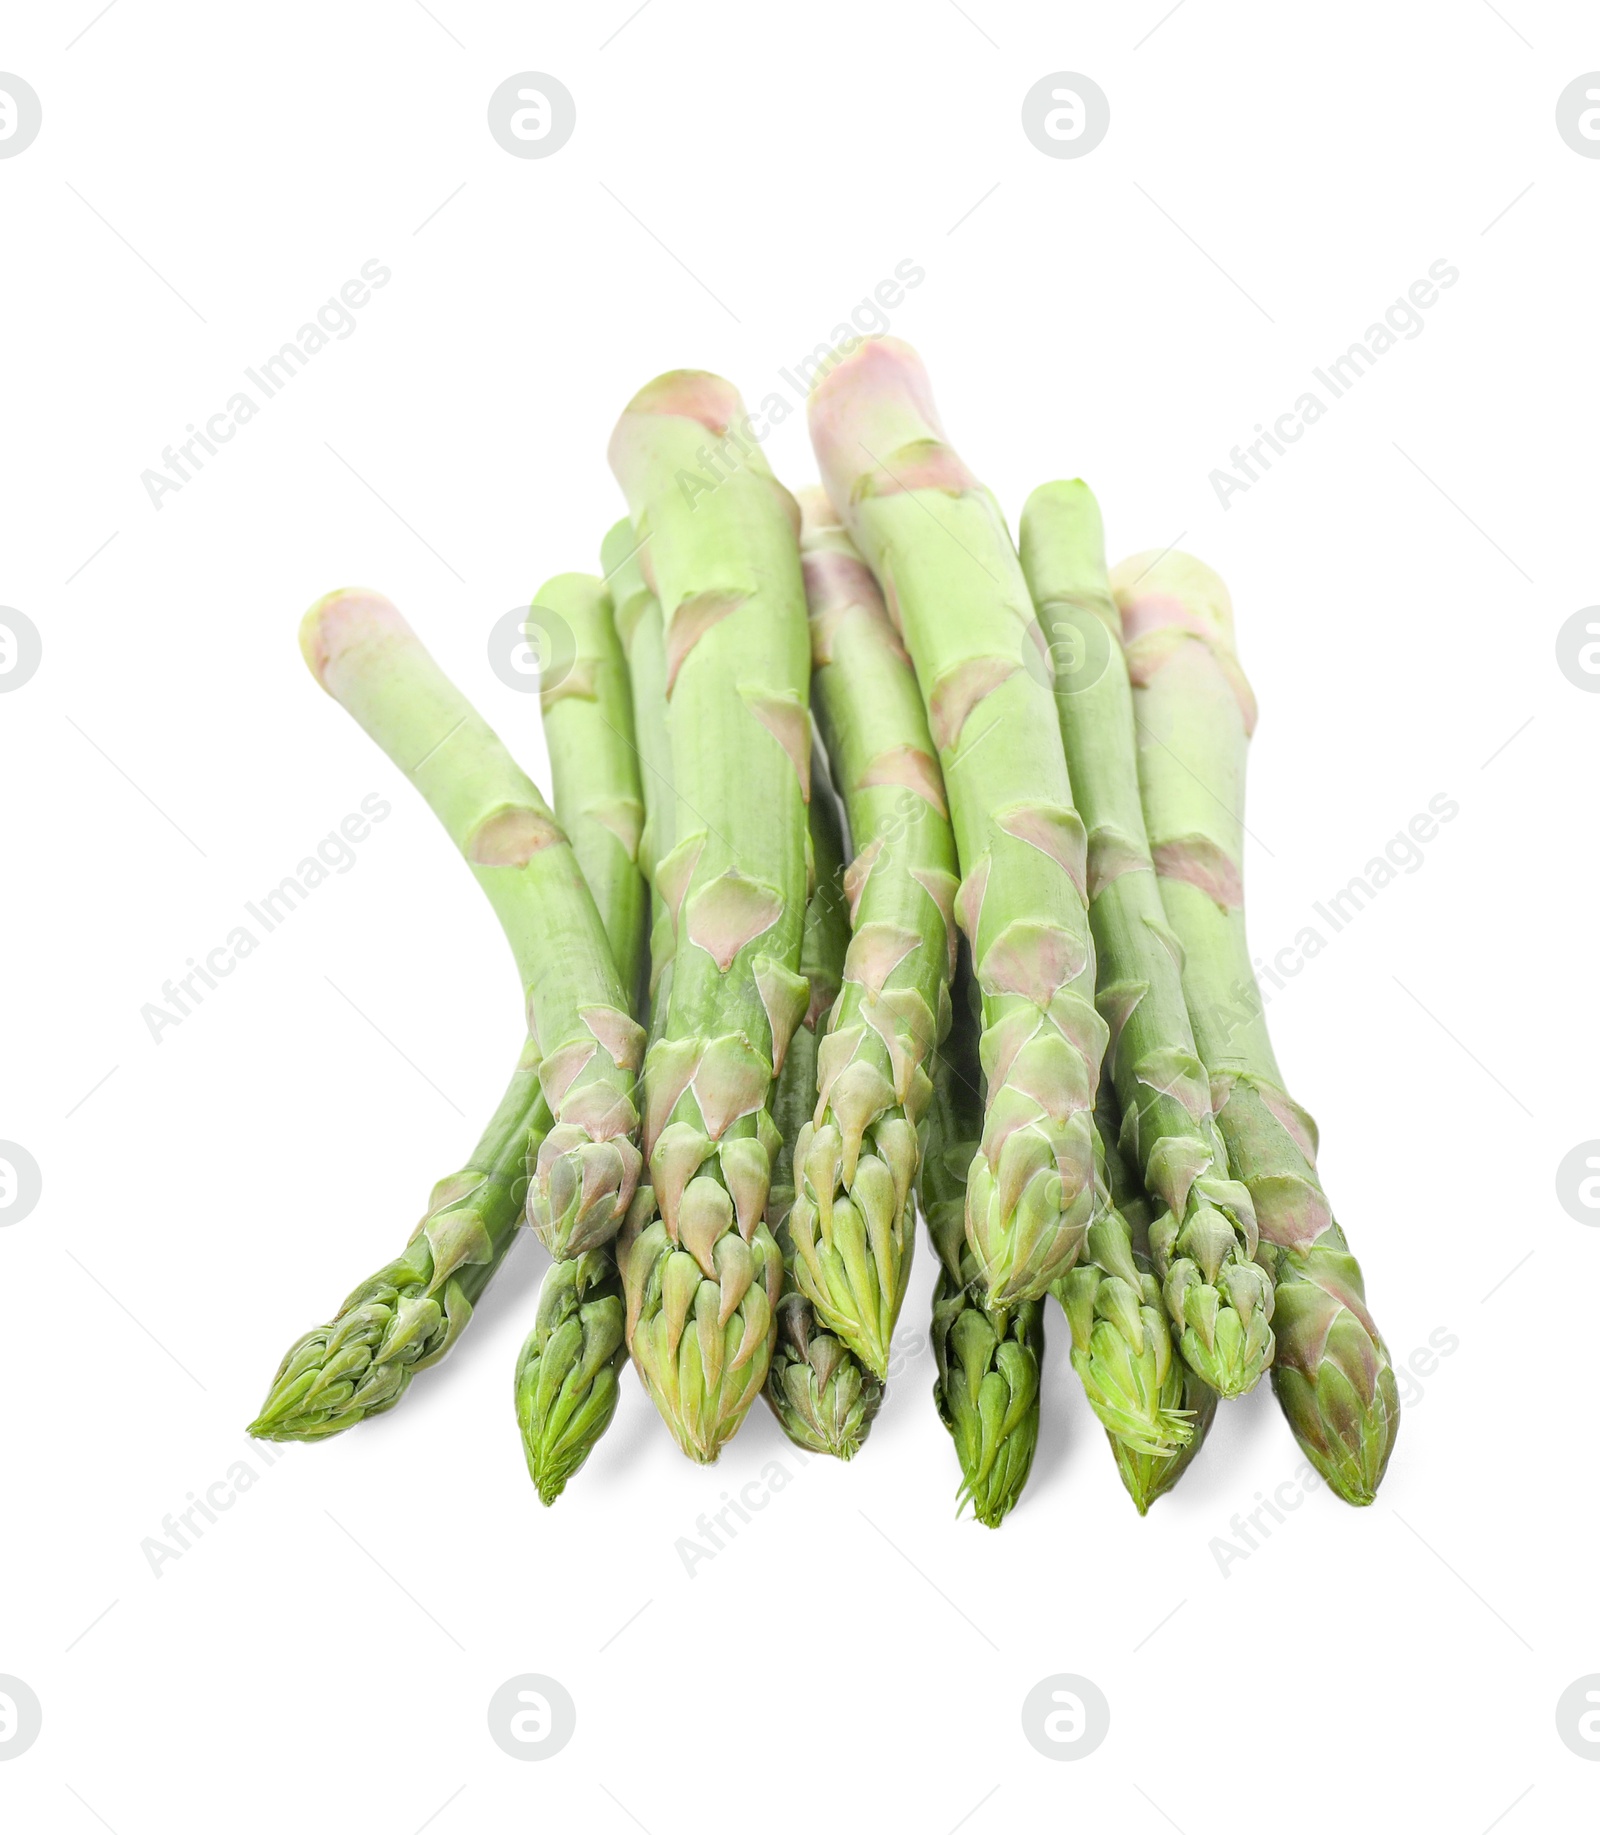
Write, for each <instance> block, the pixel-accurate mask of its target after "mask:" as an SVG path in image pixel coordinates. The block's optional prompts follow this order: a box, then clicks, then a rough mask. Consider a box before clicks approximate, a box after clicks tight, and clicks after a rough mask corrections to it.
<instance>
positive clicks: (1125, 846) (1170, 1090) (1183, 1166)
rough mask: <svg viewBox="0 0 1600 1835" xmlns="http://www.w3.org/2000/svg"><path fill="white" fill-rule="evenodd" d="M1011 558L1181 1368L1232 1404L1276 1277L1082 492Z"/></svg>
mask: <svg viewBox="0 0 1600 1835" xmlns="http://www.w3.org/2000/svg"><path fill="white" fill-rule="evenodd" d="M1021 549H1022V570H1023V572H1024V574H1025V575H1026V576H1027V581H1028V586H1029V589H1030V590H1031V592H1032V594H1033V602H1034V605H1035V606H1036V607H1037V609H1038V613H1039V620H1040V623H1041V625H1042V627H1043V630H1044V634H1045V638H1046V641H1047V643H1048V645H1049V648H1050V653H1051V656H1052V657H1053V658H1054V659H1055V660H1056V664H1057V667H1056V671H1055V682H1056V705H1057V708H1058V709H1059V711H1060V716H1061V736H1062V739H1063V741H1064V742H1065V745H1066V753H1067V769H1068V770H1069V771H1070V772H1071V774H1072V788H1073V793H1074V795H1075V796H1076V797H1077V800H1078V807H1079V809H1080V810H1081V811H1082V813H1083V818H1084V821H1085V822H1086V823H1087V825H1088V831H1089V921H1090V924H1091V926H1092V928H1093V931H1094V946H1095V960H1096V962H1097V964H1098V991H1097V1004H1098V1006H1099V1008H1100V1014H1101V1017H1102V1018H1103V1019H1104V1020H1105V1021H1106V1022H1107V1024H1108V1025H1109V1026H1110V1028H1111V1044H1110V1048H1109V1051H1108V1054H1107V1057H1106V1066H1107V1069H1108V1070H1109V1072H1110V1074H1111V1076H1112V1077H1113V1079H1114V1080H1115V1083H1116V1090H1117V1100H1118V1103H1119V1105H1120V1107H1121V1111H1122V1118H1123V1120H1122V1127H1123V1138H1124V1141H1125V1143H1126V1146H1127V1150H1128V1153H1129V1155H1130V1157H1131V1158H1132V1160H1133V1162H1134V1164H1136V1165H1137V1166H1139V1167H1140V1168H1141V1169H1142V1171H1143V1175H1144V1180H1145V1183H1146V1184H1147V1185H1148V1187H1149V1189H1150V1190H1151V1191H1152V1192H1154V1193H1157V1194H1158V1195H1159V1196H1160V1198H1161V1200H1162V1202H1163V1206H1164V1208H1163V1210H1162V1212H1161V1214H1160V1215H1159V1216H1158V1217H1157V1218H1156V1219H1155V1221H1154V1223H1153V1224H1152V1225H1151V1228H1150V1244H1151V1248H1152V1250H1153V1252H1154V1256H1155V1263H1156V1268H1157V1271H1158V1273H1159V1274H1160V1275H1161V1277H1162V1291H1163V1294H1164V1296H1165V1300H1166V1304H1167V1309H1168V1311H1169V1312H1170V1314H1171V1317H1172V1322H1173V1326H1174V1328H1175V1329H1176V1331H1177V1332H1178V1333H1179V1334H1180V1337H1179V1346H1180V1349H1181V1350H1182V1352H1183V1355H1184V1358H1185V1359H1186V1361H1187V1362H1188V1363H1189V1364H1190V1366H1191V1367H1192V1368H1193V1369H1194V1370H1195V1371H1196V1372H1197V1373H1198V1374H1199V1375H1201V1376H1203V1377H1204V1378H1205V1380H1206V1381H1207V1382H1208V1383H1209V1384H1210V1385H1211V1386H1212V1387H1213V1388H1214V1389H1215V1390H1216V1391H1217V1392H1218V1394H1220V1395H1224V1396H1231V1395H1242V1394H1244V1392H1245V1391H1246V1390H1248V1389H1252V1388H1254V1387H1255V1385H1256V1383H1257V1382H1258V1381H1259V1380H1260V1378H1261V1376H1262V1374H1263V1372H1264V1371H1265V1370H1266V1367H1267V1365H1268V1364H1269V1363H1270V1362H1271V1361H1272V1328H1271V1325H1270V1324H1269V1321H1270V1320H1271V1318H1272V1283H1271V1281H1270V1280H1269V1279H1268V1278H1267V1274H1266V1270H1265V1269H1263V1268H1261V1267H1260V1266H1258V1264H1257V1263H1256V1261H1255V1259H1254V1257H1255V1251H1256V1241H1257V1233H1256V1217H1255V1210H1254V1208H1253V1207H1252V1205H1251V1202H1250V1194H1249V1192H1248V1191H1246V1189H1245V1188H1244V1186H1243V1185H1241V1184H1240V1183H1239V1181H1238V1180H1237V1179H1235V1178H1234V1177H1233V1176H1232V1175H1231V1173H1230V1171H1229V1168H1228V1155H1227V1151H1226V1149H1225V1148H1224V1146H1223V1144H1222V1137H1221V1135H1220V1134H1219V1133H1218V1132H1217V1126H1216V1123H1215V1122H1214V1121H1213V1119H1212V1115H1211V1089H1210V1084H1209V1082H1208V1080H1207V1077H1206V1073H1205V1067H1204V1066H1203V1065H1202V1064H1201V1062H1200V1059H1199V1057H1198V1055H1197V1054H1196V1051H1195V1044H1194V1033H1193V1032H1192V1030H1191V1029H1190V1025H1189V1011H1188V1008H1187V1007H1186V1006H1185V1004H1184V998H1183V983H1182V979H1181V975H1180V971H1179V967H1178V959H1179V956H1180V954H1181V951H1180V950H1179V949H1178V947H1177V944H1176V942H1175V940H1174V938H1173V935H1172V932H1171V930H1170V928H1169V927H1168V925H1167V922H1166V917H1165V914H1164V912H1163V910H1162V904H1161V892H1160V888H1159V887H1158V886H1157V885H1156V880H1155V874H1154V871H1153V870H1152V867H1151V861H1150V848H1149V843H1148V842H1147V840H1146V838H1145V829H1144V815H1143V813H1142V810H1141V808H1140V803H1139V764H1138V754H1137V751H1136V749H1135V745H1134V734H1133V697H1132V691H1131V689H1130V687H1129V684H1128V666H1127V662H1126V660H1125V659H1124V657H1123V654H1122V627H1121V622H1120V620H1119V618H1118V615H1117V608H1116V605H1115V604H1114V603H1113V601H1112V598H1111V587H1110V583H1109V581H1108V580H1107V578H1106V562H1105V544H1104V538H1103V536H1102V533H1101V527H1100V511H1099V507H1098V506H1097V504H1096V503H1095V500H1094V498H1093V496H1092V495H1091V494H1090V492H1089V489H1088V487H1087V486H1086V485H1084V484H1083V483H1081V482H1078V481H1076V480H1074V481H1073V482H1071V483H1059V484H1046V485H1041V486H1040V488H1039V489H1038V490H1036V491H1035V492H1034V493H1033V495H1032V496H1031V497H1030V498H1029V499H1028V502H1027V505H1026V506H1025V508H1024V509H1023V512H1022V540H1021ZM1093 1228H1094V1226H1091V1234H1092V1233H1093ZM1070 1279H1071V1277H1069V1281H1070ZM1147 1450H1149V1449H1147ZM1164 1450H1166V1451H1172V1450H1173V1449H1172V1448H1170V1447H1169V1448H1166V1449H1164Z"/></svg>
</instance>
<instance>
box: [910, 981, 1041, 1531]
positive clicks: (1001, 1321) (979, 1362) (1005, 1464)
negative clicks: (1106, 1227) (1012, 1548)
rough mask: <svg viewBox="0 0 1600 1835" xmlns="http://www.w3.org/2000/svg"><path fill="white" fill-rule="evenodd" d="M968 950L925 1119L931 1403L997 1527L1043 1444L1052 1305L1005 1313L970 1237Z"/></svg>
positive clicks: (985, 1517)
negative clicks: (934, 1264) (935, 1268)
mask: <svg viewBox="0 0 1600 1835" xmlns="http://www.w3.org/2000/svg"><path fill="white" fill-rule="evenodd" d="M975 1000H976V994H975V991H974V989H973V987H972V982H971V970H970V966H969V964H968V961H967V952H966V950H965V949H963V950H962V951H961V961H960V965H959V967H958V970H957V977H956V983H955V987H954V990H953V993H952V1001H951V1004H952V1008H953V1019H952V1023H951V1026H950V1032H949V1036H948V1037H947V1038H946V1040H945V1042H944V1045H943V1047H942V1048H941V1049H940V1051H939V1052H938V1054H937V1056H936V1058H935V1061H934V1073H933V1100H932V1101H931V1103H930V1104H929V1106H928V1111H927V1114H926V1116H925V1118H924V1121H923V1133H924V1140H923V1151H922V1160H921V1172H920V1180H919V1190H920V1196H921V1199H922V1214H923V1217H924V1219H925V1220H926V1222H927V1225H928V1235H929V1237H930V1238H931V1239H932V1242H933V1246H934V1249H935V1250H936V1251H937V1253H938V1256H939V1277H938V1279H937V1281H936V1282H935V1283H934V1289H933V1333H932V1336H933V1355H934V1364H935V1368H936V1375H935V1377H934V1384H933V1399H934V1402H935V1403H936V1404H937V1406H938V1409H939V1415H940V1418H941V1419H942V1420H943V1422H944V1424H945V1426H946V1427H947V1428H948V1429H949V1430H950V1437H951V1439H952V1440H953V1441H954V1442H955V1449H956V1458H957V1459H958V1460H959V1461H960V1465H961V1489H960V1491H959V1492H958V1493H957V1498H958V1501H959V1502H960V1503H963V1504H964V1503H967V1502H970V1503H971V1505H972V1510H973V1514H974V1515H975V1516H976V1517H977V1519H978V1521H979V1522H980V1523H985V1524H987V1525H988V1527H989V1528H991V1529H998V1528H999V1526H1000V1524H1001V1523H1002V1522H1003V1521H1004V1520H1005V1518H1006V1515H1007V1513H1008V1512H1009V1511H1010V1510H1011V1509H1012V1507H1013V1506H1014V1505H1015V1503H1016V1502H1017V1499H1018V1498H1019V1497H1020V1496H1021V1495H1022V1487H1023V1486H1024V1485H1025V1484H1026V1483H1027V1482H1028V1473H1029V1471H1030V1469H1031V1468H1032V1465H1033V1454H1034V1449H1035V1447H1036V1446H1037V1445H1038V1443H1039V1369H1040V1365H1041V1363H1042V1362H1043V1360H1044V1304H1043V1302H1042V1301H1039V1300H1022V1301H1019V1302H1018V1303H1017V1304H1016V1305H1014V1306H998V1305H996V1304H995V1303H994V1302H993V1301H991V1300H990V1299H989V1298H988V1296H987V1295H986V1294H985V1292H984V1285H983V1279H982V1275H981V1272H980V1270H979V1266H978V1260H977V1257H976V1256H975V1255H974V1254H973V1252H972V1249H971V1247H970V1245H969V1244H968V1242H967V1237H966V1196H967V1192H966V1187H967V1173H968V1169H969V1168H970V1166H971V1165H972V1162H973V1150H974V1143H975V1142H976V1141H977V1139H978V1136H979V1134H980V1132H981V1130H982V1127H983V1087H982V1070H981V1067H980V1064H979V1057H978V1031H979V1023H978V1017H977V1014H976V1013H975V1011H974V1004H975Z"/></svg>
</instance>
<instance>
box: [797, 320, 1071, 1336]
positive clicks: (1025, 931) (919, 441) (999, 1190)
mask: <svg viewBox="0 0 1600 1835" xmlns="http://www.w3.org/2000/svg"><path fill="white" fill-rule="evenodd" d="M811 436H812V442H813V444H814V445H815V447H816V451H817V457H818V460H819V462H820V464H821V467H822V475H823V481H824V483H825V484H826V485H827V489H828V495H829V497H830V498H831V499H832V500H833V504H834V508H835V509H836V510H837V511H838V512H839V515H840V517H841V519H842V520H843V522H844V524H845V526H846V528H848V530H849V531H850V534H851V536H852V537H853V538H854V540H855V543H856V545H857V547H858V548H860V549H861V551H862V553H863V554H864V555H865V556H866V558H867V560H868V561H869V562H870V563H871V566H872V569H873V572H874V573H875V574H876V575H877V576H878V580H879V582H880V584H881V585H882V587H883V590H884V597H885V599H886V601H887V603H888V607H889V612H890V615H891V617H892V618H894V620H895V621H896V624H897V626H898V628H899V629H900V631H901V633H902V635H903V636H904V638H905V642H906V647H907V649H908V650H909V651H910V653H911V659H912V662H913V663H914V664H915V666H916V672H917V679H918V682H919V683H920V685H921V688H922V693H923V699H924V702H925V704H926V707H927V712H928V726H929V729H930V731H931V733H932V736H933V738H934V740H935V742H936V743H937V746H938V751H939V762H940V764H941V765H942V767H943V771H944V783H945V788H946V791H947V794H948V798H949V804H950V813H951V817H952V819H953V824H954V828H955V834H956V843H957V848H958V851H959V854H960V860H961V871H962V875H963V877H962V881H961V889H960V892H959V894H958V896H957V900H956V910H957V914H958V917H959V919H960V923H961V927H962V929H963V931H964V932H965V933H966V936H967V938H968V941H969V942H970V943H971V945H972V950H973V957H974V961H975V964H976V970H977V977H978V984H979V987H980V988H981V990H982V993H983V1022H984V1035H983V1045H982V1050H983V1066H984V1071H985V1074H986V1076H987V1079H988V1091H989V1100H988V1107H987V1110H986V1112H985V1115H984V1124H983V1136H982V1143H981V1150H980V1152H979V1153H978V1154H977V1155H976V1156H975V1157H974V1160H973V1163H972V1169H971V1172H970V1174H969V1179H968V1189H967V1234H968V1239H969V1241H970V1242H971V1244H972V1248H973V1251H974V1253H975V1254H976V1256H977V1258H978V1262H979V1265H980V1267H981V1269H982V1272H983V1277H984V1279H985V1281H986V1282H987V1283H988V1287H989V1291H990V1293H991V1295H992V1296H993V1298H994V1299H995V1300H996V1301H999V1302H1001V1303H1002V1304H1010V1303H1012V1302H1015V1301H1018V1300H1023V1299H1037V1298H1038V1297H1039V1296H1040V1295H1042V1294H1043V1293H1044V1292H1045V1290H1046V1289H1047V1288H1048V1287H1049V1285H1050V1283H1051V1282H1052V1281H1053V1280H1055V1279H1056V1278H1057V1276H1059V1275H1061V1274H1064V1273H1065V1272H1066V1271H1067V1269H1068V1268H1070V1267H1071V1266H1072V1264H1073V1262H1074V1261H1076V1260H1077V1257H1078V1253H1079V1251H1080V1249H1081V1248H1082V1246H1083V1239H1084V1235H1085V1232H1086V1231H1087V1230H1088V1227H1089V1219H1090V1216H1091V1214H1092V1211H1093V1207H1094V1121H1093V1116H1092V1109H1093V1104H1094V1088H1095V1082H1096V1079H1097V1077H1098V1075H1099V1067H1100V1060H1101V1058H1102V1056H1103V1055H1104V1049H1105V1042H1106V1027H1105V1022H1104V1021H1103V1020H1102V1019H1101V1018H1100V1015H1099V1014H1098V1013H1097V1012H1096V1011H1095V1007H1094V945H1093V943H1092V941H1091V940H1090V935H1089V924H1088V917H1087V914H1086V911H1085V906H1084V831H1083V823H1082V821H1081V820H1080V819H1079V817H1078V814H1077V812H1076V810H1075V809H1074V807H1073V803H1072V789H1071V785H1070V783H1069V781H1068V776H1067V767H1066V760H1065V758H1064V757H1063V755H1062V749H1061V734H1060V729H1059V727H1058V725H1057V722H1056V710H1055V704H1054V701H1053V699H1052V696H1051V694H1050V691H1049V689H1048V688H1047V687H1046V686H1045V680H1044V676H1043V673H1042V671H1041V668H1040V657H1039V653H1038V650H1037V648H1036V640H1037V630H1038V627H1037V623H1036V621H1035V619H1034V615H1033V606H1032V602H1031V601H1030V599H1029V597H1028V589H1027V585H1026V583H1025V582H1024V580H1023V577H1022V570H1021V568H1020V566H1019V565H1018V563H1017V557H1016V554H1015V552H1014V550H1013V549H1012V546H1011V541H1010V537H1009V535H1008V534H1007V532H1006V526H1005V521H1004V519H1003V517H1002V516H1001V514H1000V511H999V508H998V506H997V505H996V504H995V502H994V499H993V498H992V497H991V496H990V495H989V493H988V492H987V491H986V490H984V489H983V487H982V486H981V485H980V484H979V483H978V482H977V480H976V479H975V478H974V477H973V476H972V474H971V473H970V472H969V471H968V470H967V468H966V467H965V466H964V465H963V464H962V462H961V460H960V458H959V457H958V456H957V454H956V453H955V452H954V451H953V450H952V449H951V447H950V446H949V445H948V444H947V443H946V441H945V438H944V434H943V431H942V430H941V428H940V425H939V421H938V416H937V413H936V411H935V409H934V406H933V399H932V394H931V391H930V388H929V385H928V379H927V375H926V373H925V371H924V370H923V368H922V364H921V362H920V361H919V359H918V358H917V355H916V353H915V352H914V351H913V350H912V349H911V348H910V347H909V346H908V345H905V344H902V343H900V342H899V341H898V340H897V339H892V338H870V339H868V340H867V341H866V342H865V343H864V344H862V345H861V347H860V348H859V349H858V350H857V351H855V353H854V354H853V355H851V356H848V357H845V358H844V359H843V360H842V361H841V362H839V363H838V364H837V365H836V366H835V367H834V368H833V369H831V370H829V371H828V372H827V374H826V375H824V376H823V378H822V379H821V380H820V381H819V382H818V383H817V385H816V388H815V391H814V392H813V394H812V398H811Z"/></svg>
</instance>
